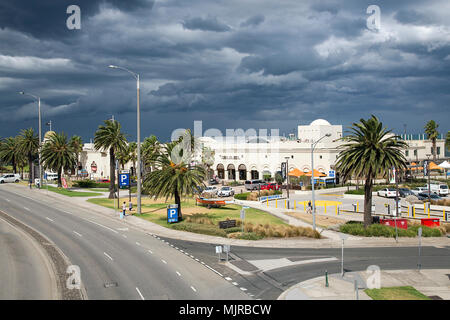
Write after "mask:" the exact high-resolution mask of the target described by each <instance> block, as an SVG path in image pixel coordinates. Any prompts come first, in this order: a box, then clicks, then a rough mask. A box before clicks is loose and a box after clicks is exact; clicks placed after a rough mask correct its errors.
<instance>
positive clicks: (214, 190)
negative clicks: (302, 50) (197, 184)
mask: <svg viewBox="0 0 450 320" xmlns="http://www.w3.org/2000/svg"><path fill="white" fill-rule="evenodd" d="M218 191H219V190H218V189H217V187H206V188H205V189H204V190H203V192H205V193H211V194H215V195H216V194H217V192H218Z"/></svg>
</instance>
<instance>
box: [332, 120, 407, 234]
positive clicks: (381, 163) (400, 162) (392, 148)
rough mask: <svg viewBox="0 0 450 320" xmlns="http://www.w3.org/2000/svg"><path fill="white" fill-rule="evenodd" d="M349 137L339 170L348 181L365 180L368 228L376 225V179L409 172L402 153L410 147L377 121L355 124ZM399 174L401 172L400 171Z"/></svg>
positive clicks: (344, 138) (340, 158)
mask: <svg viewBox="0 0 450 320" xmlns="http://www.w3.org/2000/svg"><path fill="white" fill-rule="evenodd" d="M349 129H351V131H350V132H349V133H350V134H349V135H348V136H345V137H343V138H341V139H342V140H343V141H345V142H346V143H345V144H343V145H341V146H340V148H341V149H342V151H341V152H340V153H339V155H338V159H337V164H336V167H337V170H338V171H339V172H340V174H341V177H342V178H343V179H344V181H345V180H347V179H348V178H349V177H351V176H352V175H354V176H356V177H358V178H362V179H365V185H364V227H368V226H369V225H370V224H371V223H372V189H373V179H375V178H376V177H377V176H379V175H383V176H386V174H387V173H388V172H389V170H390V169H392V168H396V170H404V169H406V159H405V157H404V155H403V153H402V150H403V149H406V148H407V146H408V145H407V144H406V143H405V142H404V141H403V140H401V139H400V137H399V136H396V135H393V134H391V131H390V130H386V129H385V128H383V124H382V123H381V122H380V121H379V120H378V118H377V117H375V116H373V115H372V117H371V118H369V119H368V120H364V119H361V120H360V122H359V123H353V125H352V127H350V128H349ZM397 172H398V171H397Z"/></svg>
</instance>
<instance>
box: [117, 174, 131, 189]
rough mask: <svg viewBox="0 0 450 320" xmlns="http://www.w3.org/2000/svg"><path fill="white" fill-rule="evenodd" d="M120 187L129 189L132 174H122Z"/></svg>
mask: <svg viewBox="0 0 450 320" xmlns="http://www.w3.org/2000/svg"><path fill="white" fill-rule="evenodd" d="M119 185H120V186H121V187H128V186H129V185H130V174H129V173H121V174H120V175H119Z"/></svg>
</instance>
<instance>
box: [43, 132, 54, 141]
mask: <svg viewBox="0 0 450 320" xmlns="http://www.w3.org/2000/svg"><path fill="white" fill-rule="evenodd" d="M54 134H56V132H55V131H47V132H46V133H45V134H44V139H45V140H47V139H50V136H52V135H54Z"/></svg>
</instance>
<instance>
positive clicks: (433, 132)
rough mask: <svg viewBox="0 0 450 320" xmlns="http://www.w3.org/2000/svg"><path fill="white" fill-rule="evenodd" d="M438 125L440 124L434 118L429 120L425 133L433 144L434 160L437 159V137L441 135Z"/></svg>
mask: <svg viewBox="0 0 450 320" xmlns="http://www.w3.org/2000/svg"><path fill="white" fill-rule="evenodd" d="M438 127H439V125H438V124H437V123H436V122H435V121H434V120H430V121H428V122H427V124H426V125H425V133H426V134H427V136H428V139H430V140H431V143H432V144H433V161H436V139H437V138H438V136H439V132H438V131H437V128H438Z"/></svg>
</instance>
